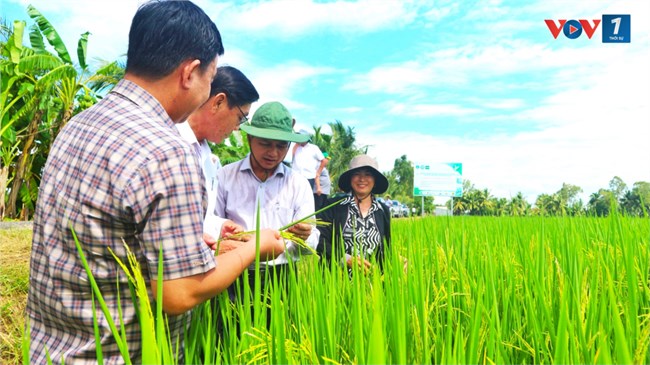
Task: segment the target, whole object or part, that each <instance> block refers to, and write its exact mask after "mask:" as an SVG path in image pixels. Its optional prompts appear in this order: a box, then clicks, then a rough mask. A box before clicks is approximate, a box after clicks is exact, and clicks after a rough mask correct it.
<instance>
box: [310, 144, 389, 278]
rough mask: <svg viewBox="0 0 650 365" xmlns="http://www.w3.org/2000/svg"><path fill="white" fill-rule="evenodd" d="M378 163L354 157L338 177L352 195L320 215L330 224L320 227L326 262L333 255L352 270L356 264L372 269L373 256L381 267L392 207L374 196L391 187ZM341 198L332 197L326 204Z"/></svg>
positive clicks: (365, 157)
mask: <svg viewBox="0 0 650 365" xmlns="http://www.w3.org/2000/svg"><path fill="white" fill-rule="evenodd" d="M377 166H378V165H377V161H375V159H373V158H371V157H370V156H367V155H360V156H356V157H354V158H353V159H352V161H350V166H349V168H348V170H347V171H346V172H344V173H343V174H341V176H340V177H339V180H338V185H339V188H340V189H341V190H342V191H344V192H346V193H349V195H348V196H346V197H345V198H344V199H343V201H342V202H341V203H340V204H337V205H335V206H334V207H332V208H330V209H328V210H326V211H324V212H322V213H321V214H319V216H318V218H319V219H321V220H323V221H325V222H329V223H331V224H330V225H326V226H323V227H319V228H318V229H319V230H320V231H321V235H320V243H319V245H318V251H319V254H320V255H321V257H323V258H324V259H325V260H326V261H327V262H330V261H331V260H332V258H333V257H334V258H335V259H336V260H337V261H338V262H341V263H343V262H345V263H346V265H347V268H348V270H349V271H350V273H351V272H352V268H353V267H354V265H359V267H360V268H361V269H362V270H363V271H364V272H367V271H369V270H370V267H371V261H370V259H371V257H374V258H375V259H376V261H377V262H378V263H379V265H380V267H381V266H382V264H383V259H384V252H385V250H386V248H387V247H388V245H390V210H389V209H388V207H387V206H386V205H384V204H383V203H381V202H379V201H378V200H377V199H376V198H375V196H376V195H379V194H383V193H384V192H385V191H386V190H387V189H388V180H387V179H386V177H385V176H384V175H383V174H382V173H381V172H379V169H378V167H377ZM339 199H340V198H335V199H331V200H330V201H329V202H327V203H326V205H329V204H332V203H334V201H336V200H339Z"/></svg>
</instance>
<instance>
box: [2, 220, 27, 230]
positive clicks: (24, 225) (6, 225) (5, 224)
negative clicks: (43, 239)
mask: <svg viewBox="0 0 650 365" xmlns="http://www.w3.org/2000/svg"><path fill="white" fill-rule="evenodd" d="M10 228H32V221H18V222H0V229H10Z"/></svg>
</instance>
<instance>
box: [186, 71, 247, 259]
mask: <svg viewBox="0 0 650 365" xmlns="http://www.w3.org/2000/svg"><path fill="white" fill-rule="evenodd" d="M258 99H259V94H258V93H257V90H256V89H255V86H253V84H252V83H251V81H250V80H249V79H248V78H247V77H246V76H245V75H244V74H243V73H242V72H241V71H239V70H238V69H236V68H234V67H231V66H221V67H218V68H217V75H216V76H215V78H214V80H213V81H212V84H211V85H210V98H209V99H208V101H206V102H205V103H204V104H203V105H202V106H201V107H200V108H199V109H197V110H196V111H195V112H194V113H192V114H191V115H190V116H189V117H188V118H187V121H185V122H183V123H179V124H176V128H178V131H179V133H180V134H181V136H182V137H183V139H185V140H186V141H187V142H188V143H189V144H190V145H191V146H192V147H193V149H194V151H195V153H196V154H197V156H199V160H200V162H201V167H202V169H203V176H204V177H205V188H206V190H207V191H208V209H207V211H206V215H205V219H204V221H203V233H204V239H205V241H206V243H208V244H209V245H210V246H211V247H212V248H213V249H214V248H215V247H214V246H215V245H216V240H217V239H218V238H219V237H224V236H227V235H228V234H231V233H237V232H240V231H241V227H240V226H239V225H237V224H235V223H234V222H232V221H231V220H228V219H224V218H220V217H219V216H217V215H216V214H215V213H214V208H215V204H216V201H217V197H216V194H217V185H218V181H217V177H216V175H217V171H218V170H219V169H220V168H221V162H220V161H219V157H217V156H216V155H214V154H212V151H211V150H210V146H209V145H208V141H209V142H212V143H216V144H219V143H221V142H223V141H224V139H226V138H227V137H228V136H229V135H230V133H232V131H234V130H238V129H239V126H240V125H241V124H243V123H246V122H247V121H248V117H247V116H246V115H247V114H248V113H249V112H250V108H251V104H252V103H254V102H256V101H257V100H258ZM231 248H232V247H230V246H228V245H222V246H220V252H221V253H223V252H224V251H228V250H229V249H231Z"/></svg>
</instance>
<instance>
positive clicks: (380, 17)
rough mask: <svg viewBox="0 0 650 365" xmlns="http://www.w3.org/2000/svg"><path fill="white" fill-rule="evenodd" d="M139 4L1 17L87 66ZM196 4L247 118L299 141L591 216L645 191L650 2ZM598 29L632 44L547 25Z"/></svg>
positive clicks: (123, 30) (118, 2)
mask: <svg viewBox="0 0 650 365" xmlns="http://www.w3.org/2000/svg"><path fill="white" fill-rule="evenodd" d="M142 3H143V1H127V0H108V1H106V0H95V1H87V0H33V1H22V0H0V14H1V16H2V18H3V19H6V22H8V21H13V20H25V21H27V22H28V25H30V24H32V23H33V22H32V21H31V19H30V18H29V16H28V15H27V12H26V8H27V5H28V4H32V5H33V6H34V7H36V8H37V9H38V10H39V11H40V12H41V13H43V14H44V15H45V17H46V18H47V19H48V20H49V21H50V22H51V23H52V24H53V26H54V27H55V28H56V29H57V31H58V32H59V33H60V35H61V37H62V38H63V40H64V42H65V43H66V45H67V47H68V49H69V51H70V53H71V54H75V53H76V44H77V41H78V39H79V36H80V34H82V33H84V32H86V31H89V32H90V33H91V35H90V37H89V41H88V55H89V57H91V58H98V59H104V60H115V59H118V58H120V57H122V58H123V57H124V54H125V53H126V50H127V45H128V30H129V26H130V22H131V19H132V17H133V15H134V14H135V11H136V9H137V7H138V6H139V5H140V4H142ZM195 3H196V4H198V5H199V6H201V7H202V8H203V9H204V10H205V11H206V13H207V14H208V15H209V16H210V17H211V18H212V19H213V20H214V21H215V23H216V24H217V27H218V28H219V31H220V32H221V35H222V38H223V41H224V47H225V54H224V56H223V57H220V58H219V61H218V62H219V65H231V66H234V67H236V68H238V69H240V70H241V71H242V72H244V73H245V74H246V75H247V76H248V77H249V78H250V79H251V81H252V82H253V83H254V84H255V86H256V88H257V90H258V91H259V93H260V100H259V102H257V103H255V104H253V107H252V110H251V111H252V112H254V110H255V109H256V108H257V107H259V105H261V104H262V103H265V102H268V101H280V102H281V103H283V104H284V105H286V106H287V107H288V108H289V110H290V111H291V112H292V114H293V115H294V117H295V118H296V120H297V123H298V125H297V129H298V128H301V127H306V128H308V129H312V128H313V127H319V126H321V127H322V131H323V132H325V133H329V131H330V129H329V126H328V124H329V123H334V122H336V121H337V120H338V121H341V122H342V123H343V125H345V126H349V127H351V128H353V130H354V132H355V135H356V140H357V145H358V146H359V147H362V146H367V147H368V154H369V155H371V156H372V157H374V158H376V159H377V161H378V163H379V167H380V169H381V170H382V171H389V170H391V169H392V168H393V164H394V162H395V160H396V159H398V158H400V157H401V156H402V155H406V157H407V159H408V160H410V161H413V162H417V163H447V162H454V163H462V173H463V178H464V179H468V180H469V181H471V183H472V184H474V186H475V187H476V188H479V189H488V190H489V191H490V193H491V194H492V195H493V196H496V197H500V198H510V197H513V196H515V195H516V194H517V193H519V192H521V193H522V194H523V195H524V197H525V198H526V199H527V200H528V201H529V202H531V203H533V202H534V201H535V199H536V198H537V196H538V195H540V194H552V193H554V192H557V191H558V190H560V188H561V187H562V184H563V183H567V184H572V185H577V186H579V187H581V188H582V189H583V193H582V194H581V195H580V197H581V198H582V199H583V200H584V201H585V202H586V201H587V200H588V197H589V195H590V194H592V193H594V192H597V191H598V190H599V189H601V188H608V186H609V181H610V180H611V179H612V178H613V177H614V176H618V177H620V178H621V179H622V180H623V181H624V182H625V183H626V184H627V185H628V187H629V188H631V187H632V185H633V184H634V183H635V182H637V181H648V182H650V66H648V65H650V1H645V0H644V1H602V0H591V1H584V0H563V1H556V0H541V1H524V0H518V1H499V0H487V1H462V0H449V1H447V0H443V1H398V0H395V1H392V0H391V1H388V0H360V1H308V0H287V1H247V2H236V1H235V2H228V1H214V0H196V1H195ZM603 14H622V15H630V19H631V22H630V24H631V26H630V43H603V42H602V31H603V24H600V25H599V26H598V27H597V28H596V30H595V32H594V34H593V35H592V37H591V38H589V37H587V35H586V32H585V31H583V32H582V34H581V35H580V36H579V37H578V38H576V39H569V38H568V37H566V36H565V35H564V34H563V33H562V32H560V34H559V35H558V37H557V39H556V38H554V36H553V34H552V32H551V31H550V30H549V27H548V26H547V24H546V23H545V21H544V20H545V19H550V20H553V21H554V24H558V23H557V21H558V20H559V19H567V20H570V19H574V20H580V19H585V20H588V21H589V22H590V24H591V25H593V19H598V20H601V19H602V16H603ZM25 41H27V40H25ZM333 158H336V156H333ZM436 201H438V199H436Z"/></svg>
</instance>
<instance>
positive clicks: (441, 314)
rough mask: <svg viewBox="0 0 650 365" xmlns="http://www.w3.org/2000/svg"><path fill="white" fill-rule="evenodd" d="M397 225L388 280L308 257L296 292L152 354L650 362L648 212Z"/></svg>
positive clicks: (188, 358) (201, 326)
mask: <svg viewBox="0 0 650 365" xmlns="http://www.w3.org/2000/svg"><path fill="white" fill-rule="evenodd" d="M392 230H393V245H392V246H391V248H390V250H389V251H388V253H387V262H386V263H385V265H384V270H383V272H382V271H381V270H379V269H378V268H377V267H375V268H374V269H373V270H372V272H371V273H369V274H365V275H364V274H363V273H362V272H354V273H353V275H352V277H349V276H348V274H347V271H346V270H344V269H343V268H342V267H340V266H339V265H337V264H334V265H333V266H332V267H328V268H322V267H321V266H320V265H318V264H317V261H316V259H315V258H314V257H305V258H303V260H302V261H301V262H300V263H298V264H297V267H296V272H297V274H296V275H295V276H290V278H289V279H288V281H287V286H286V288H284V290H277V289H272V290H270V291H269V292H268V293H261V292H260V288H259V287H255V288H250V291H251V292H252V293H253V294H252V295H251V296H244V297H243V298H244V299H242V300H241V301H240V302H239V303H238V304H233V303H232V302H230V300H229V299H228V297H227V295H221V296H220V297H218V298H215V299H214V301H215V302H217V303H206V304H204V305H201V306H199V307H198V308H196V309H195V311H194V315H193V318H192V322H191V324H190V326H189V330H188V331H187V332H186V338H185V343H186V345H185V350H184V354H183V355H182V357H181V355H173V354H172V356H170V355H169V351H170V350H169V349H174V348H176V347H175V344H173V343H171V344H170V346H167V347H165V346H160V343H158V345H150V347H155V348H154V349H150V350H152V351H153V352H156V351H158V349H160V351H161V352H165V351H167V352H168V353H167V355H163V354H159V355H158V356H159V357H158V359H163V360H165V359H166V362H172V363H174V362H177V361H178V362H183V363H191V364H216V363H228V364H230V363H245V364H264V363H272V364H287V363H301V364H302V363H308V364H314V363H319V364H339V363H343V364H350V363H359V364H366V363H391V364H429V363H466V364H478V363H484V364H490V363H508V364H510V363H527V364H533V363H535V364H537V363H563V364H567V363H607V364H611V363H636V364H640V363H650V351H649V347H650V220H648V219H647V218H630V217H624V216H619V215H613V216H611V217H608V218H591V217H571V218H566V217H564V218H544V217H526V218H508V217H428V218H411V219H399V220H394V221H393V222H392ZM402 258H406V259H407V260H408V263H407V266H406V268H405V265H404V262H403V259H402ZM263 298H264V299H263ZM267 305H270V308H271V310H270V311H267V308H266V306H267ZM215 307H216V308H218V309H217V310H215V309H214V308H215ZM152 312H153V313H156V312H157V311H156V310H155V309H154V310H153V311H152ZM251 313H252V314H251ZM267 315H270V318H267ZM158 322H160V321H158ZM267 322H268V323H270V325H268V327H267ZM148 328H151V329H152V331H154V330H153V328H154V326H153V325H151V324H150V325H149V326H148ZM157 328H158V331H160V330H161V329H162V326H158V327H157ZM159 334H160V333H159ZM150 337H151V338H153V339H154V340H155V339H156V336H155V334H153V333H152V335H151V336H150ZM158 339H160V337H158ZM158 341H165V342H168V341H169V340H158ZM165 348H166V350H165ZM179 359H181V360H179ZM137 361H138V360H136V359H134V362H137Z"/></svg>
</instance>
